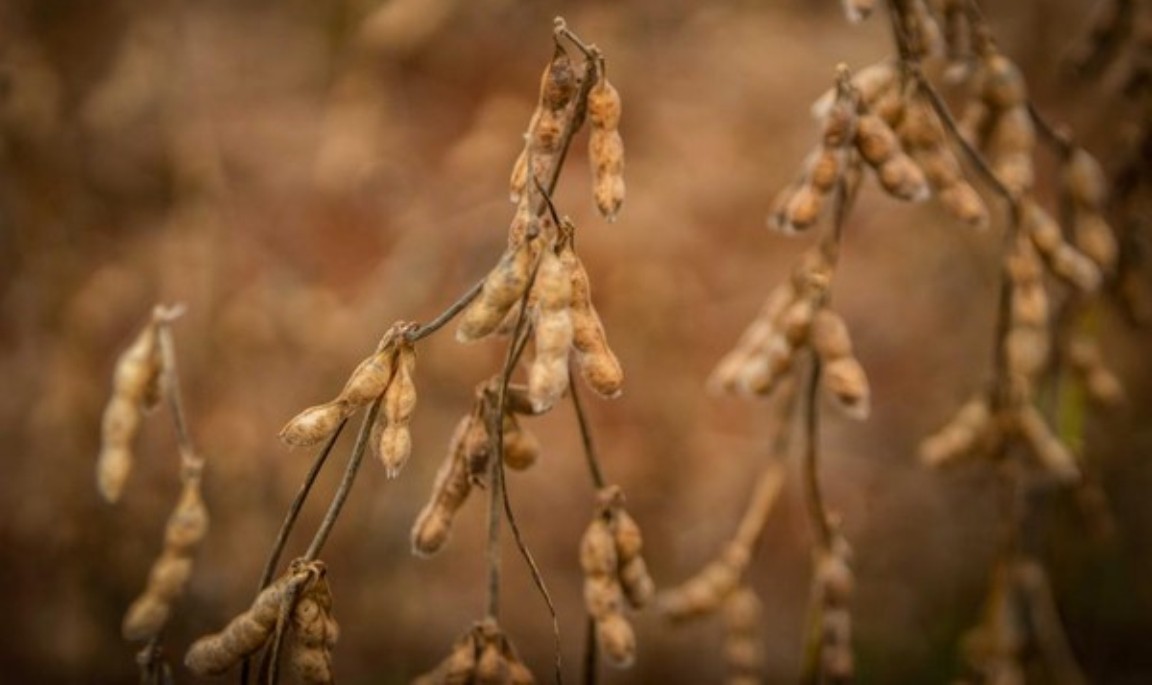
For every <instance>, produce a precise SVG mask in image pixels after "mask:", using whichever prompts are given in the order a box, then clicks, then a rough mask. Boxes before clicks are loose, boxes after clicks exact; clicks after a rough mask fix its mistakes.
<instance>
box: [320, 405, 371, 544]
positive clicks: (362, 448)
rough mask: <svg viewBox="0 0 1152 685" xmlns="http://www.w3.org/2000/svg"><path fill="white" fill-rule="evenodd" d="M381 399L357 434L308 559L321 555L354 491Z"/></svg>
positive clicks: (366, 415) (369, 408)
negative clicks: (345, 503) (346, 502)
mask: <svg viewBox="0 0 1152 685" xmlns="http://www.w3.org/2000/svg"><path fill="white" fill-rule="evenodd" d="M380 400H381V398H380V397H377V398H376V400H375V401H373V402H372V404H371V406H369V407H368V412H367V413H366V414H365V415H364V421H363V423H361V424H360V432H359V433H358V434H357V435H356V445H355V446H354V447H353V448H352V456H350V457H348V466H347V468H345V469H344V478H343V480H341V481H340V488H339V489H338V490H337V491H336V494H335V495H334V496H333V497H332V503H331V504H329V505H328V513H326V514H325V515H324V520H323V521H321V522H320V527H319V528H318V529H317V530H316V535H315V537H313V538H312V544H310V545H308V551H307V552H305V553H304V559H305V560H306V561H314V560H315V559H316V558H317V557H319V556H320V550H322V549H323V548H324V543H325V542H326V541H327V540H328V534H329V533H331V532H332V526H334V525H336V519H337V517H339V516H340V510H341V509H342V508H343V507H344V502H345V500H347V499H348V494H349V493H350V492H351V491H352V484H353V483H354V482H356V474H357V472H358V471H359V470H360V464H361V462H363V461H364V453H365V452H366V451H367V448H368V436H369V434H370V433H371V432H372V424H374V423H375V422H376V415H377V414H378V413H379V412H380Z"/></svg>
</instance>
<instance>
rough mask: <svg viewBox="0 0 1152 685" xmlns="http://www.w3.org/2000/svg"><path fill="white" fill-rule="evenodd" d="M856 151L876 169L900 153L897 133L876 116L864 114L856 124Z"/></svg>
mask: <svg viewBox="0 0 1152 685" xmlns="http://www.w3.org/2000/svg"><path fill="white" fill-rule="evenodd" d="M855 144H856V149H857V150H859V151H860V156H861V157H863V158H864V161H865V162H868V163H869V164H871V165H872V166H874V167H879V166H881V165H882V164H884V162H886V161H887V160H889V159H891V158H892V156H893V155H895V154H897V153H898V152H900V141H899V140H897V138H896V133H895V132H893V131H892V129H891V128H889V127H888V124H886V123H884V120H883V119H881V118H880V117H878V116H876V115H875V114H871V113H866V114H863V115H862V116H861V117H860V119H859V121H858V122H857V123H856V139H855Z"/></svg>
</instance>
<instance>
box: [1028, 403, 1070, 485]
mask: <svg viewBox="0 0 1152 685" xmlns="http://www.w3.org/2000/svg"><path fill="white" fill-rule="evenodd" d="M1016 429H1017V430H1018V431H1019V432H1020V436H1021V437H1023V438H1024V440H1025V442H1027V444H1028V446H1029V447H1030V448H1031V449H1032V454H1033V455H1035V457H1036V459H1037V461H1039V462H1040V465H1041V466H1043V467H1044V468H1045V470H1047V471H1048V472H1049V473H1050V474H1052V475H1053V476H1055V477H1056V478H1057V479H1059V480H1061V481H1064V482H1074V481H1076V480H1079V479H1080V467H1079V466H1078V465H1077V464H1076V458H1075V457H1074V456H1072V453H1071V452H1070V451H1069V450H1068V448H1067V447H1065V445H1064V443H1062V442H1061V441H1060V438H1058V437H1056V435H1055V434H1054V433H1052V429H1051V428H1049V427H1048V422H1047V421H1045V420H1044V417H1043V416H1042V415H1041V414H1040V412H1039V411H1038V410H1037V409H1036V408H1035V407H1033V406H1032V405H1030V404H1029V405H1025V406H1023V407H1020V408H1019V409H1018V410H1017V414H1016Z"/></svg>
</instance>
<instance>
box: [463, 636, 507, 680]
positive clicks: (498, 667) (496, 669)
mask: <svg viewBox="0 0 1152 685" xmlns="http://www.w3.org/2000/svg"><path fill="white" fill-rule="evenodd" d="M509 676H510V672H509V668H508V660H507V659H506V658H504V654H503V653H502V652H501V651H500V644H499V643H498V642H497V641H495V640H488V641H486V642H485V643H484V644H483V646H482V647H481V648H480V657H479V658H478V659H477V660H476V670H475V672H474V677H475V680H474V681H472V682H475V683H476V685H507V684H508V680H509Z"/></svg>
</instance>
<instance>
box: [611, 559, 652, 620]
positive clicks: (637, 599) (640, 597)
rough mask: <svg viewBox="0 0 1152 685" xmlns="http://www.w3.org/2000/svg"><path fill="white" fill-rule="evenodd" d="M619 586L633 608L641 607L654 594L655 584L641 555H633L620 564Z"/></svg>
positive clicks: (646, 603) (645, 604) (650, 599)
mask: <svg viewBox="0 0 1152 685" xmlns="http://www.w3.org/2000/svg"><path fill="white" fill-rule="evenodd" d="M619 575H620V586H621V588H622V589H623V590H624V596H625V597H626V598H627V599H628V603H629V604H630V605H632V608H634V609H642V608H644V607H645V606H647V605H648V602H650V601H652V596H653V595H655V594H656V584H655V583H654V582H653V581H652V576H651V574H649V573H648V565H647V564H646V563H645V562H644V558H643V557H633V558H631V559H629V560H628V561H627V562H624V563H623V564H622V565H621V566H620V574H619Z"/></svg>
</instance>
